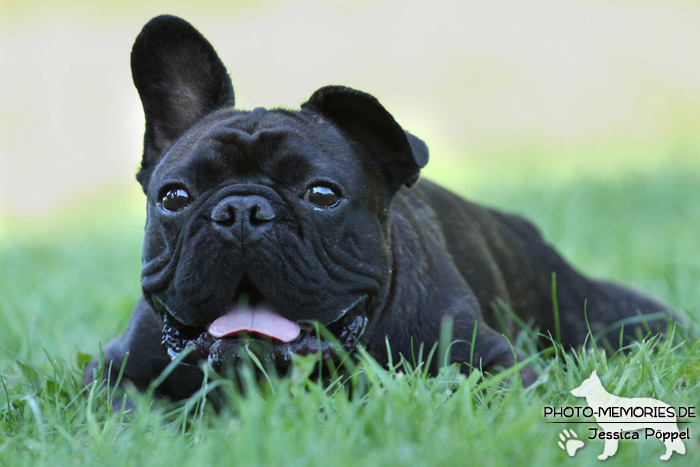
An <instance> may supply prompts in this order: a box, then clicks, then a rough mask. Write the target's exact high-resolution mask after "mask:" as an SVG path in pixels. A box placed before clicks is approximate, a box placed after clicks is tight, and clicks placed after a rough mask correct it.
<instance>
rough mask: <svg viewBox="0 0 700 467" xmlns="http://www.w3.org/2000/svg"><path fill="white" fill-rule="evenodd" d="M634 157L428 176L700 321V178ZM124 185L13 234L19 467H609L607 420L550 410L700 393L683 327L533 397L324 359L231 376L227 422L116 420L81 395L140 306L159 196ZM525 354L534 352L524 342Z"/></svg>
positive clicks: (587, 355) (6, 250)
mask: <svg viewBox="0 0 700 467" xmlns="http://www.w3.org/2000/svg"><path fill="white" fill-rule="evenodd" d="M623 152H624V151H623ZM630 152H632V151H631V150H630ZM651 152H653V151H651ZM642 155H643V154H642ZM696 155H697V154H696ZM545 156H546V157H545ZM596 157H597V158H596ZM616 160H618V161H622V162H618V163H615V164H611V163H609V160H608V159H607V158H606V156H605V155H600V154H599V155H597V156H593V155H591V154H581V155H580V157H570V158H567V159H566V160H565V161H562V160H557V159H556V154H553V153H547V154H543V155H538V156H532V157H529V156H528V157H527V158H522V159H519V158H516V157H515V156H513V157H505V156H504V157H501V158H499V159H490V158H489V159H488V160H487V159H473V160H465V159H454V160H453V159H449V158H442V159H441V158H440V157H439V156H436V157H435V162H434V164H433V166H432V167H431V169H430V170H428V173H427V175H428V176H429V177H431V178H433V179H440V180H444V183H446V184H448V185H449V186H450V187H451V188H453V189H455V190H456V191H458V192H460V193H461V194H463V195H465V196H467V197H469V198H470V199H474V200H477V201H480V202H483V203H486V204H489V205H494V206H498V207H501V208H503V209H508V210H510V211H515V212H519V213H521V214H524V215H526V216H528V217H529V218H531V219H533V220H534V221H535V222H536V223H537V224H538V225H539V226H540V227H541V229H542V231H543V233H544V235H545V236H546V238H548V240H550V241H551V242H552V243H553V244H555V245H556V246H557V247H558V248H559V249H560V250H562V251H563V253H564V254H565V255H566V256H567V257H568V258H569V259H570V260H571V261H572V262H573V263H574V264H576V265H577V267H579V268H580V269H582V270H583V271H585V272H586V273H589V274H593V275H596V276H601V277H606V278H610V279H615V280H617V281H620V282H623V283H626V284H629V285H631V286H634V287H637V288H639V289H642V290H645V291H647V292H648V293H650V294H653V295H655V296H657V297H659V298H661V299H662V300H665V301H666V302H668V303H669V304H671V305H672V306H673V307H674V308H675V309H676V310H678V312H679V314H680V315H682V316H683V317H684V318H686V319H687V320H688V321H689V322H691V323H694V325H695V326H697V325H698V322H699V321H700V288H699V287H698V284H700V259H699V258H700V240H699V237H698V232H699V231H700V221H699V219H700V203H698V199H699V198H698V186H699V185H700V167H699V166H698V165H697V163H696V162H694V161H693V158H685V157H669V158H663V157H658V158H656V159H654V157H652V156H649V157H644V158H642V159H640V160H641V161H642V162H639V163H638V162H635V161H634V158H633V156H630V157H629V158H627V159H625V158H624V157H619V158H617V159H616ZM630 161H633V162H630ZM462 174H463V175H462ZM122 192H123V190H121V187H110V188H109V189H104V190H101V192H100V194H96V195H95V196H92V197H90V198H87V199H85V200H84V203H83V205H84V207H82V208H80V209H68V210H64V211H61V212H59V213H57V214H55V215H54V216H51V217H50V218H48V219H42V220H37V221H32V222H29V221H18V220H15V221H8V222H5V223H4V224H3V226H2V227H1V229H2V230H0V322H2V326H0V346H1V347H0V376H1V378H2V381H1V382H2V387H1V388H0V406H1V408H0V465H99V464H102V465H146V464H147V465H173V464H175V465H186V464H196V465H206V464H227V465H246V464H252V465H260V464H267V465H282V464H284V465H289V464H292V465H349V464H360V465H361V464H366V463H372V464H376V465H461V464H467V463H469V464H477V465H479V464H485V465H503V464H514V465H526V464H532V465H535V464H538V465H553V464H559V463H562V462H564V463H568V465H580V464H589V465H595V464H597V463H598V462H599V461H598V460H597V459H596V456H597V455H598V454H600V453H601V452H602V450H603V441H601V440H590V441H589V440H588V439H585V437H587V436H588V427H589V426H594V425H592V424H589V425H573V424H572V425H558V424H552V423H547V421H546V420H545V418H544V417H543V408H544V407H545V406H553V405H554V406H565V405H583V400H582V399H577V398H574V397H573V396H571V395H570V394H569V390H570V389H572V388H574V387H575V386H577V385H578V384H579V383H580V382H581V381H582V380H583V379H585V378H586V377H587V376H588V375H589V374H590V372H591V371H592V370H594V369H595V370H597V372H598V374H599V375H600V376H601V379H602V381H603V384H604V385H605V386H606V388H607V389H608V390H609V391H610V392H613V393H615V394H617V395H621V396H630V397H631V396H639V397H641V396H653V397H656V398H659V399H661V400H664V401H666V402H668V403H669V404H672V405H684V406H694V405H698V401H700V344H699V343H698V340H697V337H694V334H692V333H691V331H688V330H687V329H677V330H676V332H675V334H674V335H673V336H672V337H670V338H668V339H661V340H659V339H654V340H652V341H648V342H644V343H640V344H635V345H633V346H632V347H631V348H630V349H629V352H628V353H626V354H622V353H618V354H615V355H608V356H605V355H604V354H602V353H601V352H599V351H597V350H596V349H595V348H589V349H586V350H582V351H580V352H576V353H570V354H565V353H562V352H561V350H560V349H556V348H554V349H549V350H548V351H547V352H545V353H544V354H542V355H536V356H535V357H534V360H533V365H534V366H535V367H536V368H537V369H538V371H539V372H540V374H541V377H540V379H539V380H538V382H537V384H536V385H535V386H534V387H531V388H528V389H523V388H522V387H520V386H519V385H518V384H517V382H516V383H514V384H503V382H502V376H503V375H496V376H489V375H484V376H482V375H479V374H477V373H473V374H472V375H471V376H469V377H465V376H463V375H460V374H459V373H458V372H457V371H456V370H457V369H456V367H447V368H444V369H443V371H442V372H441V374H440V375H439V376H438V377H436V378H429V377H426V376H425V375H424V374H423V373H422V371H421V368H420V367H417V368H416V367H415V366H414V365H413V364H408V363H405V364H401V362H396V363H397V367H396V368H395V369H392V370H390V371H387V370H384V369H382V368H378V367H377V366H376V364H375V363H374V362H373V361H372V360H371V359H368V358H361V359H360V362H359V363H358V364H357V366H356V367H355V368H352V369H346V370H345V371H344V372H341V373H338V374H337V375H336V377H335V378H328V379H327V380H325V381H324V382H318V381H317V380H316V379H314V378H310V377H309V376H308V375H309V374H310V373H311V370H312V369H313V368H314V362H313V361H312V360H309V359H307V360H300V361H298V362H297V365H296V367H295V371H294V373H293V375H292V376H291V377H289V378H284V379H278V378H274V377H272V378H271V380H270V381H267V380H265V381H263V382H260V383H253V382H252V381H251V379H250V378H245V377H244V378H243V381H242V384H241V385H240V386H238V385H233V384H232V383H231V382H228V381H226V380H220V379H218V378H216V377H214V378H213V380H212V382H211V383H210V385H209V386H207V387H205V388H203V390H204V391H205V392H206V391H209V390H211V389H212V388H214V387H218V388H220V390H222V391H223V392H224V393H226V394H227V395H228V402H227V403H225V404H224V406H223V407H222V408H220V409H219V410H218V411H216V410H214V409H213V407H212V405H211V403H207V402H205V400H204V398H202V397H195V398H193V399H191V400H189V401H186V402H184V403H181V404H166V403H163V402H160V401H153V400H151V399H150V398H149V397H148V396H140V395H133V397H135V400H136V404H137V410H136V412H135V413H132V414H130V415H125V414H123V413H118V412H114V411H112V409H111V408H110V404H109V403H108V402H107V401H106V399H109V398H111V397H113V395H111V394H106V393H105V391H104V390H103V389H100V388H98V387H95V386H93V387H89V388H86V389H85V390H83V389H82V388H81V368H82V366H83V365H84V364H85V361H86V359H87V358H88V355H94V354H96V353H97V352H98V349H99V345H100V344H104V343H106V342H107V341H108V340H109V339H111V338H112V337H114V336H116V335H117V334H118V333H120V332H121V331H122V330H123V329H124V328H125V325H126V322H127V320H128V317H129V314H130V312H131V307H132V305H133V303H134V302H135V300H136V299H137V297H138V295H139V257H140V251H139V250H140V242H141V235H142V225H143V213H142V207H141V203H142V200H141V199H140V196H139V194H138V192H137V188H136V183H135V182H134V183H133V184H132V185H131V186H130V187H129V188H127V189H126V192H125V193H126V194H125V195H121V193H122ZM696 332H697V331H696ZM518 343H519V344H520V345H521V346H522V347H524V348H526V349H527V350H530V351H532V350H533V349H532V347H531V346H530V345H529V344H528V338H527V333H526V332H525V331H523V332H522V333H521V335H520V336H519V339H518ZM117 397H118V396H117ZM564 427H568V428H573V429H575V430H577V432H578V434H579V437H580V438H584V441H585V442H586V444H585V446H584V447H583V448H582V449H581V450H580V451H579V452H578V453H577V454H576V457H575V458H573V459H571V460H569V458H568V457H567V454H566V453H565V452H564V451H562V450H561V449H560V448H559V447H558V446H557V441H558V439H559V438H558V435H559V432H560V431H561V430H562V429H563V428H564ZM685 427H690V433H691V436H692V439H691V440H689V441H686V442H685V445H686V448H687V453H686V454H685V456H680V455H675V454H674V456H673V457H672V459H671V462H672V463H674V464H676V465H680V464H683V465H696V464H698V462H699V461H700V438H699V436H700V422H699V421H698V419H697V418H695V419H694V420H692V421H691V423H689V424H683V425H682V426H681V428H685ZM663 452H664V448H663V445H662V444H661V443H660V442H659V441H656V440H646V441H622V442H621V443H620V448H619V451H618V453H617V454H616V455H615V456H614V457H613V458H611V459H609V460H608V461H607V462H608V463H609V464H620V465H622V464H623V463H624V464H625V465H631V464H648V463H654V462H657V461H656V459H657V458H658V457H659V456H660V455H661V454H662V453H663ZM574 462H575V464H574Z"/></svg>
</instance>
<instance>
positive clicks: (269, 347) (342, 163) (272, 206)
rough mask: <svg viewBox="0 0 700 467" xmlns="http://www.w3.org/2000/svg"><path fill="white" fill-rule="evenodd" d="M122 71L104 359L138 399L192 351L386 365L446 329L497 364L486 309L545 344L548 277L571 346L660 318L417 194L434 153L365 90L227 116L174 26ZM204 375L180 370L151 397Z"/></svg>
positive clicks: (231, 111) (499, 223) (632, 295)
mask: <svg viewBox="0 0 700 467" xmlns="http://www.w3.org/2000/svg"><path fill="white" fill-rule="evenodd" d="M131 66H132V72H133V78H134V83H135V85H136V88H137V89H138V91H139V94H140V96H141V100H142V102H143V108H144V112H145V114H146V132H145V137H144V152H143V161H142V166H141V170H140V172H139V173H138V175H137V178H138V181H139V182H140V183H141V185H142V187H143V190H144V192H145V193H146V195H147V198H148V217H147V221H146V236H145V241H144V246H143V273H142V287H143V298H142V299H141V300H140V301H139V302H138V304H137V305H136V309H135V311H134V315H133V317H132V319H131V323H130V324H129V328H128V330H127V331H126V333H125V334H123V335H122V336H120V337H118V338H117V339H116V340H115V341H113V342H112V343H110V344H109V345H108V346H107V347H106V348H105V357H106V362H107V364H108V365H110V363H111V371H112V374H111V375H110V378H111V381H114V380H115V379H116V378H115V376H116V373H117V372H118V371H119V369H120V367H121V366H122V362H123V359H124V355H125V353H126V352H129V353H130V357H129V359H128V362H127V364H126V366H125V372H124V378H125V379H128V380H130V381H131V382H132V383H134V384H135V385H136V386H137V387H139V388H144V387H146V386H147V385H148V384H149V382H151V381H152V380H153V379H154V378H155V377H156V376H158V375H159V374H160V373H161V371H162V370H163V369H164V368H165V367H166V365H167V364H168V363H169V362H170V361H171V357H174V356H176V355H177V354H179V353H180V352H181V351H182V350H183V349H184V348H186V347H192V348H193V349H194V350H193V351H192V352H191V353H190V354H189V355H188V358H187V362H189V363H195V364H196V363H198V362H200V361H202V360H206V361H208V362H209V364H211V365H213V366H214V367H221V366H222V365H224V364H228V363H231V362H235V361H236V360H237V359H238V358H239V357H240V355H241V352H243V351H244V350H245V349H246V348H247V346H249V345H250V344H251V342H253V343H256V345H257V347H258V351H259V352H261V354H262V355H264V356H265V358H267V359H268V360H272V361H274V362H276V363H277V364H278V365H283V364H284V363H285V362H287V361H288V360H289V356H290V355H291V354H292V353H309V352H315V351H318V350H319V349H320V350H321V351H322V352H324V354H327V355H333V354H334V349H335V350H336V351H337V349H338V348H339V347H338V346H341V347H344V348H345V349H346V350H352V349H353V348H355V347H356V346H357V345H359V344H361V345H363V346H364V347H365V348H366V349H368V350H369V351H370V352H371V353H372V354H373V355H375V356H376V358H377V359H378V360H379V361H381V362H384V363H386V361H387V359H388V356H387V352H386V344H385V340H388V342H389V344H390V348H391V351H392V353H393V354H394V355H393V358H394V360H395V361H396V360H397V359H398V355H399V354H403V355H405V356H409V355H411V353H412V351H415V349H417V348H418V347H419V346H420V345H421V344H423V345H424V346H426V347H428V348H430V347H431V346H432V345H433V344H434V343H436V342H437V341H438V340H439V337H440V330H441V327H442V323H443V322H445V319H446V318H449V321H450V322H451V326H452V333H453V334H452V335H453V338H454V339H459V340H460V342H459V343H456V344H454V345H453V346H452V348H451V359H452V361H456V362H464V363H467V364H469V365H473V366H475V367H478V368H488V367H490V366H493V365H504V366H510V365H513V363H514V351H513V349H512V347H511V345H510V344H509V342H508V341H507V339H506V338H505V337H504V336H503V334H502V333H506V334H510V335H512V332H513V330H514V325H513V322H512V320H511V319H509V317H508V315H507V314H505V315H504V314H498V313H496V312H495V306H494V304H496V303H500V304H502V305H503V304H505V305H507V306H508V307H510V308H511V309H512V310H514V311H515V312H516V313H517V314H518V315H519V316H520V317H521V318H522V319H523V320H525V321H529V322H532V323H534V325H535V326H536V327H538V328H539V329H541V330H542V331H544V332H551V333H552V335H554V334H555V332H556V330H555V329H556V327H557V326H555V314H554V312H553V304H552V293H551V278H552V274H556V280H557V287H558V288H557V293H558V303H559V309H560V310H561V314H560V316H561V318H560V323H558V327H559V329H560V336H561V342H562V343H563V344H564V345H566V346H576V345H579V344H581V343H582V342H583V340H584V339H585V337H586V335H587V330H588V329H587V322H588V325H589V326H590V329H591V330H592V332H593V333H594V334H597V335H598V337H599V338H600V339H604V338H605V336H606V335H607V336H610V337H611V339H610V342H611V343H612V345H613V346H616V345H618V344H619V338H620V323H621V322H623V321H625V320H627V324H626V325H625V326H624V332H623V334H624V336H623V337H624V338H625V339H627V340H628V339H630V338H634V337H635V336H637V335H638V333H639V331H641V332H642V333H647V332H648V331H649V330H650V329H651V330H653V331H656V330H661V329H663V328H664V326H665V324H666V320H665V319H659V318H658V315H657V318H656V319H653V317H650V319H648V320H646V321H647V322H645V323H640V321H644V319H641V320H640V319H639V317H640V316H642V317H643V315H646V314H649V313H653V312H659V311H662V310H664V307H663V306H662V305H660V304H658V303H656V302H654V301H652V300H651V299H649V298H646V297H644V296H642V295H640V294H638V293H636V292H633V291H631V290H628V289H625V288H623V287H620V286H617V285H614V284H611V283H607V282H601V281H597V280H592V279H589V278H586V277H584V276H583V275H581V274H580V273H578V272H577V271H575V270H574V269H573V268H572V267H571V266H569V265H568V264H567V263H566V262H565V261H564V260H563V259H562V258H561V257H560V256H559V255H558V254H557V253H556V252H555V251H554V250H553V249H552V248H551V247H549V246H548V245H547V244H545V242H544V241H543V240H542V238H541V236H540V234H539V233H538V232H537V230H536V229H535V228H534V227H533V226H532V225H531V224H530V223H529V222H527V221H526V220H524V219H522V218H520V217H517V216H513V215H509V214H504V213H501V212H498V211H495V210H492V209H488V208H484V207H481V206H478V205H476V204H472V203H470V202H468V201H465V200H463V199H461V198H459V197H457V196H456V195H454V194H452V193H450V192H449V191H447V190H445V189H443V188H440V187H439V186H437V185H435V184H433V183H430V182H428V181H425V180H420V181H419V180H418V176H419V171H420V169H421V168H422V167H423V166H425V164H426V163H427V161H428V148H427V147H426V145H425V143H423V141H421V140H420V139H418V138H416V137H415V136H413V135H411V134H410V133H408V132H406V131H404V130H403V129H402V128H401V127H400V126H399V124H398V123H397V122H396V121H395V120H394V118H393V117H392V116H391V115H390V114H389V112H387V111H386V110H385V109H384V108H383V107H382V106H381V105H380V103H379V102H378V101H377V99H375V98H374V97H372V96H370V95H368V94H365V93H363V92H359V91H356V90H353V89H349V88H346V87H340V86H328V87H324V88H322V89H319V90H318V91H316V92H315V93H314V94H313V95H312V96H311V97H310V98H309V100H308V101H307V102H306V103H304V104H302V106H301V109H300V110H284V109H272V110H266V109H263V108H257V109H254V110H252V111H241V110H236V109H235V108H234V93H233V88H232V85H231V81H230V78H229V76H228V74H227V72H226V69H225V68H224V66H223V64H222V63H221V61H220V60H219V58H218V57H217V55H216V52H215V51H214V49H213V48H212V46H211V45H210V44H209V43H208V42H207V41H206V39H205V38H204V37H202V35H201V34H199V33H198V32H197V31H196V30H195V29H194V28H193V27H192V26H191V25H190V24H188V23H187V22H185V21H183V20H181V19H178V18H175V17H172V16H161V17H158V18H155V19H153V20H152V21H151V22H149V23H148V24H147V25H146V26H145V27H144V29H143V30H142V32H141V33H140V35H139V36H138V38H137V39H136V43H135V44H134V48H133V51H132V54H131ZM280 79H282V77H281V78H280ZM584 304H586V311H587V322H586V316H585V314H584ZM313 323H320V324H322V325H324V326H325V327H326V328H327V329H328V331H329V332H330V333H332V334H333V336H335V338H336V340H337V341H336V342H332V341H333V339H325V338H318V337H317V333H316V332H315V331H314V327H313V326H312V324H313ZM496 329H497V330H496ZM242 333H243V334H242ZM334 346H335V347H334ZM469 365H465V368H467V367H468V366H469ZM96 366H97V361H96V360H95V361H93V363H92V364H91V365H90V367H89V368H88V369H87V371H86V373H85V380H86V382H89V381H92V380H93V379H94V378H95V376H94V375H95V369H96ZM436 366H437V362H436V361H435V360H434V361H433V367H432V368H433V370H435V368H436ZM522 374H523V376H524V377H525V379H526V380H527V381H526V382H530V381H532V377H533V374H532V372H531V370H529V369H528V368H527V367H526V368H525V370H524V371H523V372H522ZM201 381H202V373H201V371H200V369H199V367H198V366H197V365H188V364H181V365H180V366H179V367H178V368H177V369H176V370H175V372H173V373H172V374H171V375H170V377H169V378H168V379H167V380H166V381H165V382H164V383H163V384H162V385H161V387H160V391H161V392H162V393H163V394H165V395H167V396H169V397H172V398H182V397H186V396H188V395H189V394H191V393H192V392H193V391H194V390H195V389H196V388H198V387H199V386H200V384H201Z"/></svg>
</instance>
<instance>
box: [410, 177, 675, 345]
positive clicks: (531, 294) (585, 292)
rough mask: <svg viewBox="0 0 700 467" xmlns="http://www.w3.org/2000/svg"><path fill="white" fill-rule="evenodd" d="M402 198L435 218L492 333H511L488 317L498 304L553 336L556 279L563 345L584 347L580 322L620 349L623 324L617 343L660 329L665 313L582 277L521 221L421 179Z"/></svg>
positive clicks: (504, 317) (509, 325)
mask: <svg viewBox="0 0 700 467" xmlns="http://www.w3.org/2000/svg"><path fill="white" fill-rule="evenodd" d="M406 196H408V197H415V198H416V200H419V201H420V202H423V203H426V204H427V205H429V206H430V209H432V211H433V212H434V215H435V218H436V220H437V223H438V224H439V225H440V226H441V230H442V232H441V233H442V235H443V237H444V241H445V244H446V246H447V249H448V250H449V252H450V253H451V255H452V258H453V260H454V262H455V264H456V266H457V268H458V269H459V271H460V273H461V274H462V276H463V277H464V279H465V280H466V282H467V283H468V284H469V286H470V287H471V289H472V291H473V292H474V295H475V296H476V298H477V300H478V302H479V305H480V307H481V311H482V313H483V317H484V319H485V320H486V322H487V323H488V324H489V325H491V326H492V327H500V328H502V330H503V331H506V332H508V333H510V334H512V332H513V331H514V328H515V325H514V323H513V321H512V320H510V319H509V318H508V314H507V313H502V312H495V311H494V307H499V306H501V305H498V304H499V303H500V304H505V305H507V306H509V307H510V308H511V309H512V310H513V311H514V312H515V313H516V314H517V315H518V316H520V317H521V318H522V319H523V320H524V321H526V322H530V323H532V324H533V325H534V326H535V327H538V328H539V329H540V330H541V331H543V332H550V333H551V335H552V336H554V335H555V319H554V307H553V300H552V274H555V275H556V293H557V301H558V307H559V319H560V323H559V328H560V332H561V342H562V344H564V345H565V346H577V345H580V344H582V343H583V341H584V340H585V338H586V335H587V332H588V327H587V325H586V319H587V320H588V324H589V325H590V329H591V330H592V332H593V333H594V336H595V337H602V336H607V341H608V342H609V343H610V344H611V345H612V346H613V347H617V346H619V342H620V338H619V337H620V336H619V334H620V325H621V324H622V323H624V336H623V343H627V342H628V341H629V340H632V339H634V338H638V337H639V336H638V334H639V333H641V335H645V334H647V333H648V332H658V331H663V330H664V329H665V327H666V324H667V321H666V319H667V318H666V316H668V315H667V313H666V312H664V310H666V309H667V307H665V306H663V305H661V304H660V303H658V302H655V301H654V300H652V299H650V298H648V297H646V296H643V295H642V294H640V293H638V292H636V291H633V290H631V289H628V288H625V287H622V286H619V285H617V284H614V283H610V282H605V281H600V280H594V279H589V278H587V277H586V276H584V275H583V274H581V273H580V272H578V271H577V270H575V269H574V268H573V267H571V266H570V265H569V264H568V263H567V262H566V261H565V260H564V259H563V258H562V257H561V256H560V255H559V254H558V253H557V252H556V251H555V250H554V249H553V248H552V247H550V246H549V245H548V244H547V243H546V242H545V241H544V239H543V238H542V236H541V234H540V232H539V231H538V230H537V228H535V226H533V225H532V224H531V223H530V222H529V221H527V220H526V219H524V218H522V217H520V216H517V215H513V214H507V213H503V212H501V211H498V210H495V209H490V208H486V207H483V206H480V205H478V204H475V203H472V202H469V201H466V200H464V199H462V198H460V197H459V196H457V195H455V194H454V193H452V192H450V191H448V190H446V189H444V188H442V187H440V186H438V185H436V184H434V183H431V182H429V181H426V180H422V181H421V182H419V183H418V184H417V186H416V187H415V188H414V189H413V190H412V191H409V192H407V193H406ZM415 202H416V201H414V203H415ZM584 309H585V313H584ZM501 311H502V310H501ZM655 313H658V314H656V315H652V314H655ZM649 315H652V316H649ZM504 325H505V329H503V327H504Z"/></svg>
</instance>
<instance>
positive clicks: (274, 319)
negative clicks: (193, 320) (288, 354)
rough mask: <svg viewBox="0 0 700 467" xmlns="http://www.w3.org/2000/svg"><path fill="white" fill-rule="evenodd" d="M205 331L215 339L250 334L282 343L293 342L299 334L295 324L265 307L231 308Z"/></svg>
mask: <svg viewBox="0 0 700 467" xmlns="http://www.w3.org/2000/svg"><path fill="white" fill-rule="evenodd" d="M207 330H208V331H209V334H211V335H212V336H214V337H216V338H220V337H226V336H230V335H233V334H237V333H239V332H252V333H255V334H262V335H263V336H266V337H270V338H272V339H277V340H278V341H282V342H291V341H293V340H294V339H296V338H297V337H299V333H300V332H301V329H300V328H299V325H298V324H297V323H295V322H294V321H290V320H288V319H287V318H285V317H284V316H282V315H280V314H278V313H275V312H274V311H272V310H271V309H270V308H268V307H266V306H265V305H262V306H259V307H258V308H249V307H242V308H237V307H235V306H234V307H231V308H229V309H228V311H227V312H226V314H224V315H223V316H220V317H219V318H217V319H216V320H214V322H213V323H211V324H210V325H209V329H207Z"/></svg>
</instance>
